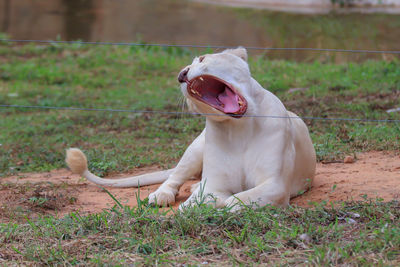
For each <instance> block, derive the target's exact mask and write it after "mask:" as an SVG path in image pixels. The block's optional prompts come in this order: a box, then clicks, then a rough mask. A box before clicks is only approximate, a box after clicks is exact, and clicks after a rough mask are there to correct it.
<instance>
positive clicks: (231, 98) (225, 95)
mask: <svg viewBox="0 0 400 267" xmlns="http://www.w3.org/2000/svg"><path fill="white" fill-rule="evenodd" d="M217 98H218V100H219V101H220V102H221V103H222V104H224V112H225V113H235V112H237V111H239V109H240V107H239V104H238V100H239V99H238V96H237V95H235V94H234V93H233V92H232V91H231V90H230V89H229V88H228V87H225V90H224V91H223V92H222V93H220V94H219V95H218V97H217Z"/></svg>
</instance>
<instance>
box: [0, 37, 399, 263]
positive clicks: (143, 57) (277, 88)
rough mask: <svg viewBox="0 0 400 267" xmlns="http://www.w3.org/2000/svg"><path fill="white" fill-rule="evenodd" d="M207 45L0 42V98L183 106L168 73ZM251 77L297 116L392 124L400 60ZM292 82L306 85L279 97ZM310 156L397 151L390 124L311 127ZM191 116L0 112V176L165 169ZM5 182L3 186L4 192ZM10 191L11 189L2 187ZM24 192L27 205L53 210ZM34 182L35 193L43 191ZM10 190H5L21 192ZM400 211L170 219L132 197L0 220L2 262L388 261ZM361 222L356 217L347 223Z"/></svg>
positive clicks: (258, 70)
mask: <svg viewBox="0 0 400 267" xmlns="http://www.w3.org/2000/svg"><path fill="white" fill-rule="evenodd" d="M203 52H204V51H189V50H185V49H170V48H169V49H162V48H127V47H109V46H107V47H102V46H96V47H90V46H79V45H74V46H65V45H52V46H36V45H25V46H11V45H7V44H0V59H1V62H2V64H1V65H0V104H21V105H48V106H74V107H91V108H117V109H142V110H143V109H146V110H163V111H181V110H182V101H181V99H182V98H181V94H180V91H179V89H178V86H177V81H176V75H177V73H178V71H179V70H180V69H181V68H182V67H183V66H185V65H186V64H188V63H190V62H191V58H192V57H193V56H194V55H195V54H201V53H203ZM250 67H251V70H252V72H253V76H254V77H255V78H256V79H257V80H258V81H259V82H260V83H261V84H262V85H263V86H265V87H266V88H268V89H269V90H271V91H272V92H273V93H275V94H277V95H278V96H279V97H280V98H281V99H282V101H283V102H284V103H285V105H286V106H287V107H288V109H290V110H293V111H295V112H296V113H298V114H299V115H301V116H318V117H350V118H366V117H368V118H372V119H400V116H399V114H395V113H392V114H387V113H386V112H385V110H386V109H389V108H393V107H398V106H399V105H400V102H399V94H400V93H399V88H400V62H399V60H392V61H366V62H364V63H346V64H340V65H337V64H331V63H320V62H312V63H294V62H288V61H277V60H269V59H268V57H267V56H265V55H251V56H250ZM291 88H307V89H305V90H299V91H296V92H293V93H288V90H289V89H291ZM307 124H308V125H309V128H310V131H311V135H312V139H313V142H314V144H315V148H316V151H317V155H318V159H319V160H326V161H329V160H335V159H341V158H342V157H343V155H344V154H351V153H353V152H357V151H368V150H399V149H400V140H399V136H400V125H399V124H394V123H392V124H388V123H358V122H357V123H355V122H351V123H350V122H348V123H344V122H335V121H327V122H325V121H324V122H323V121H307ZM203 125H204V120H203V119H202V118H200V117H191V116H167V115H156V114H152V115H151V114H129V113H107V112H87V111H86V112H85V111H55V110H52V111H50V110H33V109H0V129H1V131H0V144H1V146H0V175H1V176H2V175H8V174H11V173H16V172H29V171H47V170H51V169H55V168H63V167H65V164H64V150H65V149H66V148H68V147H71V146H76V147H80V148H82V149H84V150H85V152H87V154H88V157H89V159H90V162H91V163H90V164H91V166H90V168H92V169H94V170H95V172H96V173H98V174H101V175H104V174H106V173H108V172H110V171H120V172H121V171H126V170H127V169H130V168H134V167H137V166H145V165H151V164H158V165H161V166H163V167H168V166H172V165H174V164H175V163H176V161H177V160H178V159H179V157H180V156H181V155H182V153H183V151H184V150H185V148H186V146H187V145H188V144H189V143H190V142H191V140H192V139H193V138H194V137H195V136H196V135H197V134H198V133H199V132H200V131H201V129H202V127H203ZM2 186H7V185H4V184H3V185H2ZM10 186H11V185H10ZM39 187H40V189H41V190H39V191H38V190H36V188H37V187H32V186H31V187H29V186H28V187H27V188H25V189H24V190H26V191H27V192H28V193H29V194H27V195H28V196H29V198H28V199H26V200H25V202H24V203H25V205H27V206H29V207H32V208H38V209H40V208H42V206H44V205H57V204H58V203H50V202H49V201H50V200H51V199H50V200H49V198H48V197H46V198H44V197H43V196H42V195H43V192H47V191H48V190H50V191H51V192H53V194H57V196H59V195H60V194H61V193H62V194H63V196H65V197H66V199H65V201H74V199H68V192H67V191H65V192H67V193H65V192H64V191H62V189H63V188H53V187H50V188H44V185H41V186H39ZM42 187H43V188H42ZM21 188H22V187H16V188H15V190H22V189H21ZM399 211H400V210H399V203H398V202H395V201H393V202H389V203H383V202H381V201H380V200H374V201H364V202H349V203H342V205H339V206H337V207H326V206H325V203H322V204H316V206H315V207H314V208H310V209H304V208H299V207H289V208H287V209H277V208H273V207H263V208H260V209H256V210H251V209H244V210H242V211H241V212H239V213H231V212H229V210H228V209H218V210H216V209H213V208H211V207H209V206H205V205H201V206H199V207H195V208H193V209H190V210H185V211H184V212H182V213H171V212H170V213H169V214H166V213H165V212H164V211H162V210H160V209H158V208H154V207H150V206H148V205H147V204H146V202H140V203H139V206H138V207H134V208H129V207H123V208H120V207H119V205H116V206H115V207H114V208H113V209H111V210H109V211H104V212H102V213H99V214H93V215H89V216H81V215H80V214H78V213H71V214H70V215H68V216H66V217H64V218H62V219H57V218H55V217H51V216H43V217H40V218H38V219H28V217H26V218H24V217H23V214H24V212H22V213H21V214H19V215H18V216H17V215H16V216H15V217H12V214H10V216H11V217H10V221H11V222H9V223H3V224H0V264H4V265H9V264H19V265H112V266H114V265H127V264H132V263H134V264H138V265H157V264H158V265H165V264H170V265H177V264H179V263H182V264H187V265H200V264H205V263H208V264H211V265H252V264H254V265H257V264H262V263H264V264H265V263H266V262H268V263H270V264H276V265H284V264H290V265H299V264H305V265H319V266H325V265H378V266H383V265H385V266H390V265H393V266H395V265H398V263H399V262H400V255H399V250H400V243H399V240H400V238H399V236H400V225H399V221H400V213H399ZM357 215H359V216H357Z"/></svg>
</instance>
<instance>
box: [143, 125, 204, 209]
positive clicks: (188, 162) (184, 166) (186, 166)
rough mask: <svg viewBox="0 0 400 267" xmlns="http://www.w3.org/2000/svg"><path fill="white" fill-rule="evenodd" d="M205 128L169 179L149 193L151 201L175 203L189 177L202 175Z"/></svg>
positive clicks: (161, 203)
mask: <svg viewBox="0 0 400 267" xmlns="http://www.w3.org/2000/svg"><path fill="white" fill-rule="evenodd" d="M204 135H205V130H203V132H202V133H201V134H200V135H199V136H198V137H197V138H196V139H195V140H194V141H193V143H192V144H190V145H189V147H188V148H187V149H186V151H185V153H184V154H183V157H182V158H181V160H180V161H179V163H178V165H177V166H176V167H175V168H174V171H173V172H172V173H171V175H170V176H169V177H168V179H167V180H166V181H165V182H164V183H163V184H162V185H161V186H160V187H159V188H158V189H157V190H156V191H155V192H153V193H151V194H150V195H149V203H157V205H161V206H162V205H169V204H173V203H175V195H176V193H178V191H179V188H180V186H181V185H182V184H183V183H184V182H185V181H186V180H188V179H190V178H192V177H195V176H198V175H200V173H201V171H202V167H203V151H204V142H205V139H204Z"/></svg>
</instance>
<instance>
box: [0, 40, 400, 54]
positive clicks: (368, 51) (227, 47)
mask: <svg viewBox="0 0 400 267" xmlns="http://www.w3.org/2000/svg"><path fill="white" fill-rule="evenodd" d="M0 42H9V43H40V44H81V45H110V46H111V45H113V46H147V47H152V46H156V47H180V48H213V49H229V48H236V47H237V46H219V45H192V44H145V43H130V42H84V41H52V40H17V39H0ZM244 48H246V49H248V50H281V51H285V50H286V51H287V50H292V51H319V52H342V53H370V54H398V55H400V51H390V50H388V51H385V50H357V49H334V48H312V47H254V46H244Z"/></svg>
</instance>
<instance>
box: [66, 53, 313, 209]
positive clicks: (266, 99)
mask: <svg viewBox="0 0 400 267" xmlns="http://www.w3.org/2000/svg"><path fill="white" fill-rule="evenodd" d="M246 61H247V53H246V50H245V49H244V48H238V49H230V50H225V51H224V52H222V53H218V54H209V55H205V57H204V58H202V60H201V62H200V60H199V59H198V58H195V59H194V60H193V62H192V64H191V65H189V66H187V67H186V68H185V69H189V71H188V74H187V77H188V79H189V80H191V79H193V78H194V77H197V76H199V75H204V74H209V75H213V76H216V77H218V78H220V79H222V80H224V81H226V82H228V83H229V84H231V85H233V86H234V87H235V89H236V90H237V91H238V92H239V93H240V94H241V95H242V96H243V97H244V98H245V99H246V101H247V104H248V108H247V111H246V114H245V115H270V116H280V117H293V118H285V119H281V118H266V117H242V118H233V117H230V116H215V115H214V116H213V115H207V116H206V127H205V129H204V130H203V132H202V133H201V134H200V135H199V136H198V137H197V138H196V139H195V140H194V141H193V143H192V144H191V145H190V146H189V147H188V148H187V150H186V151H185V153H184V155H183V157H182V159H181V160H180V161H179V163H178V165H177V166H176V167H175V168H174V169H171V170H168V171H165V172H159V173H156V174H154V173H153V174H149V175H143V176H141V179H140V184H141V185H145V184H150V183H155V180H156V179H155V177H159V179H158V181H164V180H165V182H164V183H163V184H162V185H161V186H160V187H159V188H158V189H157V190H156V191H155V192H153V193H152V194H150V196H149V202H150V203H157V204H158V205H167V204H172V203H174V202H175V195H176V194H177V192H178V190H179V187H180V186H181V185H182V184H183V183H184V182H185V181H186V180H188V179H190V178H192V177H194V176H199V175H201V182H200V184H199V186H196V187H193V189H194V192H193V193H192V195H191V196H190V197H189V199H188V200H187V201H186V202H184V203H183V204H181V208H182V207H185V206H191V205H193V204H194V203H196V201H195V200H196V199H197V198H199V197H200V195H205V196H212V198H209V199H210V200H212V202H210V203H213V204H215V206H216V207H222V206H234V207H238V206H235V204H236V203H238V202H242V203H244V204H252V203H256V204H258V205H260V206H263V205H267V204H272V205H275V206H286V205H288V203H289V199H290V197H293V196H295V195H297V194H298V192H300V191H303V190H307V189H308V188H309V187H310V186H311V183H312V180H313V178H314V174H315V165H316V158H315V150H314V147H313V145H312V143H311V139H310V136H309V133H308V129H307V126H306V125H305V124H304V122H303V121H302V120H301V119H300V118H298V117H297V116H296V115H295V114H293V113H291V112H289V111H287V110H286V109H285V107H284V105H283V104H282V102H281V101H280V100H279V99H278V98H277V97H276V96H275V95H273V94H272V93H271V92H269V91H267V90H265V89H264V88H262V86H261V85H260V84H259V83H257V81H255V80H254V79H253V78H252V77H251V75H250V70H249V67H248V64H247V62H246ZM181 90H182V93H183V94H184V96H185V97H186V99H187V102H188V106H189V108H190V109H191V110H192V111H195V112H201V113H206V114H217V115H221V114H222V113H221V112H220V111H218V110H216V109H214V108H212V107H210V106H208V105H207V104H204V103H202V102H200V101H198V100H196V99H194V98H192V97H191V96H190V95H189V94H188V93H187V86H186V83H182V84H181ZM85 159H86V158H85ZM71 162H74V160H69V159H68V154H67V163H69V164H70V163H71ZM85 162H86V161H85ZM70 168H71V170H74V169H80V170H81V169H82V168H75V166H74V165H72V166H71V165H70ZM81 174H82V175H83V176H85V177H87V178H88V179H89V180H91V181H93V182H96V183H101V184H103V185H112V186H121V184H124V186H135V185H136V184H137V183H138V182H137V177H131V178H129V179H127V180H124V179H119V180H108V179H101V178H99V177H97V176H94V175H93V174H91V173H90V172H89V171H88V170H87V168H86V170H85V171H84V172H82V173H81ZM166 178H168V179H166ZM132 180H133V181H134V182H132ZM107 181H112V182H107ZM127 181H129V182H127ZM127 184H129V185H127Z"/></svg>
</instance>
